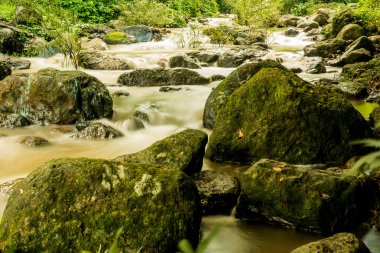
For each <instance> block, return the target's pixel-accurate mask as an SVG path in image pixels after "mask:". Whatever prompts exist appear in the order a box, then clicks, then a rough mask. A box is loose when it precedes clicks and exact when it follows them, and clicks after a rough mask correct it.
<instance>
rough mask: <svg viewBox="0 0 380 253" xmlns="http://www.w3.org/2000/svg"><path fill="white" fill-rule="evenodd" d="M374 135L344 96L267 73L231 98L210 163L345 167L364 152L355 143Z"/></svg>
mask: <svg viewBox="0 0 380 253" xmlns="http://www.w3.org/2000/svg"><path fill="white" fill-rule="evenodd" d="M235 85H236V84H235ZM317 122H318V123H317ZM369 136H373V132H372V130H371V128H370V127H369V125H368V124H367V122H366V120H365V119H364V118H363V116H362V115H361V114H360V113H359V112H358V111H357V110H356V109H355V108H354V107H353V106H352V105H351V103H350V102H349V101H348V100H346V99H345V98H344V97H343V95H341V94H339V93H338V92H336V91H334V90H332V89H327V88H324V87H316V86H312V85H311V84H309V83H308V82H306V81H304V80H303V79H301V78H299V77H298V76H297V75H295V74H294V73H292V72H290V71H285V70H281V69H278V68H266V69H262V70H260V71H259V72H258V73H257V74H256V75H254V76H253V77H252V78H251V79H249V81H247V82H246V83H244V84H243V85H241V86H240V87H239V88H237V89H236V90H235V91H234V92H233V93H232V94H231V95H230V96H229V97H228V99H226V101H225V104H224V106H223V107H222V108H221V109H220V110H219V111H218V114H217V118H216V121H215V126H214V130H213V132H212V134H211V136H210V141H209V144H208V147H207V150H206V158H208V159H210V160H212V161H218V162H235V163H246V164H248V163H251V162H252V161H257V160H259V159H260V158H263V157H267V158H270V159H275V160H279V161H286V162H291V163H295V164H314V163H331V164H342V163H343V162H344V161H345V160H347V159H349V158H350V157H352V156H353V155H355V154H357V153H358V152H360V151H362V150H357V147H353V146H352V145H351V144H350V143H351V141H353V140H357V139H364V138H367V137H369Z"/></svg>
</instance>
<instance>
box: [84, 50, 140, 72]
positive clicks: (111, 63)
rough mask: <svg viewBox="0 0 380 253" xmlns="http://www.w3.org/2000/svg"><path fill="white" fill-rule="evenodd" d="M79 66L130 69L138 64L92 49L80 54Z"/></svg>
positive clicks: (97, 68) (99, 68)
mask: <svg viewBox="0 0 380 253" xmlns="http://www.w3.org/2000/svg"><path fill="white" fill-rule="evenodd" d="M79 66H81V67H83V68H85V69H96V70H128V69H135V68H136V65H135V64H134V63H133V62H130V61H128V60H125V59H120V58H116V57H112V56H110V55H106V54H102V53H98V52H92V51H91V52H83V53H81V54H79Z"/></svg>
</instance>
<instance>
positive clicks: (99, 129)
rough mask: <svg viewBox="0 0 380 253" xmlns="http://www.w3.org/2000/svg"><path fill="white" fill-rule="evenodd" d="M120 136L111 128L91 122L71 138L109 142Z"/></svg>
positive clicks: (120, 134) (117, 131)
mask: <svg viewBox="0 0 380 253" xmlns="http://www.w3.org/2000/svg"><path fill="white" fill-rule="evenodd" d="M122 136H123V134H122V133H121V132H120V131H119V130H116V129H115V128H113V127H111V126H107V125H105V124H103V123H101V122H93V123H90V124H88V126H86V127H85V128H84V129H82V130H81V131H79V132H78V133H77V134H75V135H73V136H71V137H72V138H74V139H86V140H107V139H108V140H109V139H115V138H118V137H122Z"/></svg>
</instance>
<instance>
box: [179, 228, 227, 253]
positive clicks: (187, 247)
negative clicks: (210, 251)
mask: <svg viewBox="0 0 380 253" xmlns="http://www.w3.org/2000/svg"><path fill="white" fill-rule="evenodd" d="M221 228H222V224H217V225H215V226H213V227H212V228H211V230H210V232H209V233H208V234H207V236H205V237H204V238H203V239H202V240H201V242H200V243H199V244H198V247H197V248H196V249H195V250H194V249H193V247H192V246H191V244H190V242H189V241H188V240H186V239H184V240H182V241H180V242H179V244H178V248H179V249H180V250H181V252H182V253H204V252H205V251H206V249H207V247H208V246H209V245H210V243H211V241H212V239H214V238H215V236H216V235H217V233H218V232H219V230H220V229H221Z"/></svg>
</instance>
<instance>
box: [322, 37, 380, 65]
mask: <svg viewBox="0 0 380 253" xmlns="http://www.w3.org/2000/svg"><path fill="white" fill-rule="evenodd" d="M375 51H376V48H375V46H374V45H373V43H372V41H371V40H370V39H368V38H367V37H364V36H362V37H360V38H359V39H357V40H356V41H354V42H352V43H351V44H350V45H349V46H348V47H347V49H346V51H345V52H344V54H343V55H341V56H340V57H339V58H338V59H336V60H334V61H330V62H329V64H330V65H332V66H344V65H346V64H352V63H357V62H367V61H369V60H371V59H372V58H373V54H374V53H375Z"/></svg>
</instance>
